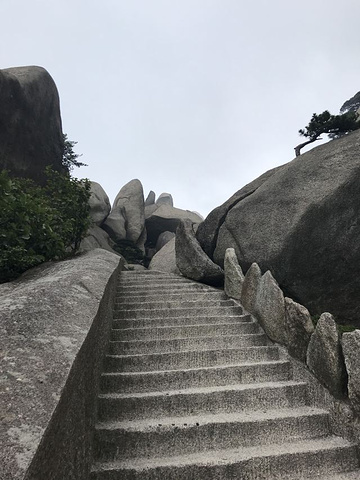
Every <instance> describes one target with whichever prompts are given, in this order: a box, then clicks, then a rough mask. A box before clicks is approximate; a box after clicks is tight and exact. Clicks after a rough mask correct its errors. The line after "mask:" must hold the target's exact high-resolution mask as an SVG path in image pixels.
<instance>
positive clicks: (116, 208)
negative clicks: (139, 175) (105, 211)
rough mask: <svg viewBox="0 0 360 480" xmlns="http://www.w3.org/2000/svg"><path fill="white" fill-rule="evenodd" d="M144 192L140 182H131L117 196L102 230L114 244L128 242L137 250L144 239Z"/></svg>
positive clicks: (141, 245)
mask: <svg viewBox="0 0 360 480" xmlns="http://www.w3.org/2000/svg"><path fill="white" fill-rule="evenodd" d="M144 203H145V202H144V192H143V187H142V185H141V182H140V180H137V179H135V180H131V181H130V182H128V183H127V184H126V185H124V186H123V187H122V189H121V190H120V192H119V193H118V194H117V196H116V198H115V201H114V205H113V207H112V210H111V212H110V215H109V216H108V217H107V219H106V220H105V222H104V223H103V228H104V230H106V231H107V232H108V234H109V235H110V237H111V238H112V239H113V240H114V241H115V242H116V241H118V240H129V241H131V242H133V243H134V244H135V245H136V246H138V247H139V248H142V247H143V246H144V242H145V239H146V232H145V228H144V226H145V212H144Z"/></svg>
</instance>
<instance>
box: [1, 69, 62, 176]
mask: <svg viewBox="0 0 360 480" xmlns="http://www.w3.org/2000/svg"><path fill="white" fill-rule="evenodd" d="M0 105H1V110H0V170H2V169H6V170H9V172H10V175H13V176H20V177H26V178H32V179H33V180H35V181H36V182H37V183H39V184H43V183H44V182H45V176H44V169H45V167H46V166H47V165H51V166H52V167H53V168H54V169H55V170H58V171H60V170H61V169H62V163H61V161H62V154H63V136H62V128H61V117H60V107H59V95H58V92H57V89H56V85H55V83H54V81H53V79H52V78H51V76H50V75H49V73H48V72H47V71H46V70H44V69H43V68H41V67H17V68H7V69H5V70H0Z"/></svg>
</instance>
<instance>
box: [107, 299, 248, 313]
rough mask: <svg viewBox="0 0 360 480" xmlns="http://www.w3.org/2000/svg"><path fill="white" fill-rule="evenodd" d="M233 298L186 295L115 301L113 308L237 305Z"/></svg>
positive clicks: (147, 308)
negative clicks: (135, 300)
mask: <svg viewBox="0 0 360 480" xmlns="http://www.w3.org/2000/svg"><path fill="white" fill-rule="evenodd" d="M237 306H239V305H236V303H235V302H234V301H233V300H219V299H214V300H211V299H208V300H189V299H187V298H186V296H184V297H182V299H181V300H177V301H176V300H166V299H164V298H163V299H162V300H160V299H159V300H158V301H152V302H149V301H146V302H142V303H128V302H127V303H126V302H120V303H115V310H116V311H118V310H143V309H144V308H145V309H146V310H165V309H166V310H169V309H173V308H207V307H237Z"/></svg>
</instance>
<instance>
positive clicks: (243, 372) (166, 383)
mask: <svg viewBox="0 0 360 480" xmlns="http://www.w3.org/2000/svg"><path fill="white" fill-rule="evenodd" d="M290 377H291V368H290V363H289V362H288V361H285V360H277V361H272V362H262V363H243V364H238V365H226V366H224V365H221V366H215V367H203V368H192V369H187V370H164V371H154V372H126V373H124V372H108V373H103V374H102V375H101V390H102V392H106V393H116V392H118V393H134V392H156V391H158V390H159V386H161V389H162V390H183V389H185V388H193V387H210V386H220V385H224V386H225V385H235V384H237V383H244V384H249V383H260V382H269V381H275V382H279V381H284V380H290Z"/></svg>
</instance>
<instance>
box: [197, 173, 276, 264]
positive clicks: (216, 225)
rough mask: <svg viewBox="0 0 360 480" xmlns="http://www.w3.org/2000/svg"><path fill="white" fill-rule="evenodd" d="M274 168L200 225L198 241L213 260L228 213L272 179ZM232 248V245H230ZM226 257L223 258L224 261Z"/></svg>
mask: <svg viewBox="0 0 360 480" xmlns="http://www.w3.org/2000/svg"><path fill="white" fill-rule="evenodd" d="M280 168H281V167H277V168H274V169H272V170H269V171H268V172H266V173H264V174H263V175H261V177H259V178H257V179H256V180H254V181H252V182H251V183H248V184H247V185H245V187H243V188H241V189H240V190H239V191H238V192H236V193H234V195H233V196H232V197H230V198H229V199H228V200H227V201H226V202H225V203H223V204H222V205H220V207H217V208H215V209H214V210H212V211H211V212H210V213H209V215H208V216H207V217H206V219H205V220H204V222H203V223H201V225H199V228H198V231H197V232H196V238H197V239H198V241H199V243H200V245H201V247H202V249H203V250H204V252H205V253H207V255H208V256H209V257H210V258H212V259H213V255H214V251H215V248H216V243H217V238H218V234H219V229H220V227H221V225H222V224H223V223H224V221H225V219H226V215H227V214H228V212H229V211H230V210H231V209H232V208H233V207H234V206H235V205H236V204H237V203H239V202H240V201H241V200H243V199H244V198H246V197H248V196H249V195H251V194H252V193H254V192H255V191H256V190H257V189H258V188H259V187H260V186H261V185H262V184H263V183H264V182H266V180H267V179H268V178H270V177H271V176H272V175H273V174H274V173H275V172H276V171H277V170H278V169H280ZM229 246H230V245H229ZM223 260H224V257H223V258H222V261H223Z"/></svg>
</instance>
